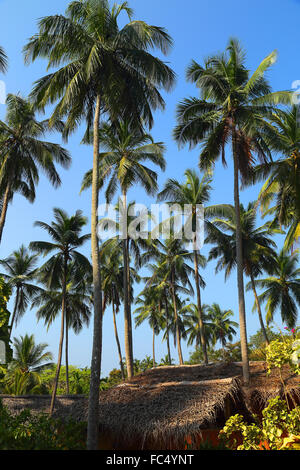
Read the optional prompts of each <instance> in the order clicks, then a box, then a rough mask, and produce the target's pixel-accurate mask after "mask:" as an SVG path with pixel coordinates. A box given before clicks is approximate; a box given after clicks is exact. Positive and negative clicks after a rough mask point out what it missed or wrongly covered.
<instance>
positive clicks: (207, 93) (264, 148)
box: [174, 39, 292, 383]
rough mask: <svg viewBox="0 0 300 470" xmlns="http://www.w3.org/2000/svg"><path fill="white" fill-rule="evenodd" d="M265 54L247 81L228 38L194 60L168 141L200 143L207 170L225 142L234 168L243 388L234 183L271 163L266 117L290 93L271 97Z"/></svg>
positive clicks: (242, 317) (240, 54)
mask: <svg viewBox="0 0 300 470" xmlns="http://www.w3.org/2000/svg"><path fill="white" fill-rule="evenodd" d="M275 59H276V52H275V51H274V52H272V53H271V54H269V55H268V56H267V57H266V58H265V59H264V60H263V61H262V62H261V64H260V65H259V66H258V68H257V69H256V71H255V72H254V73H253V74H252V75H251V76H250V73H249V70H248V69H247V68H246V66H245V53H244V51H243V50H242V48H241V46H240V44H239V42H238V41H237V40H234V39H230V41H229V43H228V46H227V48H226V51H225V53H223V54H219V55H214V56H212V57H209V58H208V59H206V61H205V63H204V66H201V65H199V64H198V63H196V62H195V61H193V62H192V63H191V65H190V66H189V68H188V70H187V79H188V80H189V81H191V82H193V83H195V84H196V85H197V87H198V88H199V89H200V94H201V96H200V99H199V98H188V99H185V100H184V101H182V102H181V103H180V104H179V106H178V109H177V116H178V125H177V126H176V128H175V130H174V137H175V139H176V140H177V142H178V143H180V144H185V143H187V142H189V143H190V145H191V146H193V145H197V144H201V146H202V149H201V154H200V168H201V169H207V168H211V167H212V165H213V164H214V163H215V161H216V160H217V159H218V157H219V156H220V155H221V156H222V162H223V163H224V164H226V159H225V148H226V146H227V144H229V143H231V146H232V158H233V166H234V206H235V211H236V252H237V255H236V257H237V284H238V300H239V324H240V337H241V352H242V362H243V378H244V382H245V383H248V382H249V380H250V375H249V360H248V348H247V329H246V313H245V298H244V281H243V262H242V258H243V256H242V238H241V226H240V212H239V211H240V201H239V179H240V177H241V178H242V179H243V180H246V179H247V177H248V175H249V169H250V168H251V166H252V165H253V162H254V161H255V157H256V156H257V157H258V159H259V160H261V161H263V162H265V161H267V160H268V159H270V158H271V155H270V149H269V147H268V145H267V141H266V139H265V138H264V136H265V135H266V134H268V137H270V134H271V126H270V125H269V121H268V118H269V117H270V114H271V112H272V111H273V110H274V108H275V107H276V106H277V105H278V104H279V103H282V104H288V103H290V102H291V99H292V98H291V97H292V95H291V93H290V92H284V91H281V92H272V91H271V87H270V85H269V84H268V82H267V80H266V79H265V77H264V74H265V72H266V71H267V70H268V69H269V68H270V66H271V65H272V64H273V63H274V62H275Z"/></svg>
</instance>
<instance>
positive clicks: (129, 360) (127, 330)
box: [122, 191, 134, 379]
mask: <svg viewBox="0 0 300 470" xmlns="http://www.w3.org/2000/svg"><path fill="white" fill-rule="evenodd" d="M123 217H124V220H123V224H124V225H123V227H122V228H123V261H124V271H123V276H124V278H123V279H124V338H125V357H126V368H127V377H128V378H129V379H130V378H131V377H133V375H134V370H133V350H132V323H131V312H130V308H129V303H130V299H129V297H130V293H129V283H128V281H129V279H128V271H129V259H128V258H129V257H128V239H127V236H128V234H127V225H126V228H125V223H126V224H127V195H126V192H125V191H124V192H123ZM125 230H126V232H125Z"/></svg>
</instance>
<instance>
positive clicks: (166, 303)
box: [165, 291, 172, 365]
mask: <svg viewBox="0 0 300 470" xmlns="http://www.w3.org/2000/svg"><path fill="white" fill-rule="evenodd" d="M165 307H166V334H167V350H168V361H169V364H170V365H171V362H172V358H171V350H170V333H169V307H168V295H167V292H166V291H165Z"/></svg>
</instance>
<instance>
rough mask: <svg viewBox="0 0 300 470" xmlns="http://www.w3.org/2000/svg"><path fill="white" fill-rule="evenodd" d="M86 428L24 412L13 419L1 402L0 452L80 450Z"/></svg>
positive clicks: (81, 425) (82, 446) (80, 424)
mask: <svg viewBox="0 0 300 470" xmlns="http://www.w3.org/2000/svg"><path fill="white" fill-rule="evenodd" d="M84 436H85V425H84V424H83V423H75V422H72V421H68V422H62V421H61V420H58V419H54V418H50V417H49V416H47V415H45V414H39V415H33V414H32V413H31V412H30V411H29V410H23V411H21V412H20V413H19V414H18V415H16V416H13V415H12V414H10V412H9V411H8V409H7V408H6V407H4V406H3V405H2V403H1V402H0V449H1V450H83V449H84V448H85V442H84Z"/></svg>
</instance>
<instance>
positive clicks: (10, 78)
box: [0, 0, 300, 374]
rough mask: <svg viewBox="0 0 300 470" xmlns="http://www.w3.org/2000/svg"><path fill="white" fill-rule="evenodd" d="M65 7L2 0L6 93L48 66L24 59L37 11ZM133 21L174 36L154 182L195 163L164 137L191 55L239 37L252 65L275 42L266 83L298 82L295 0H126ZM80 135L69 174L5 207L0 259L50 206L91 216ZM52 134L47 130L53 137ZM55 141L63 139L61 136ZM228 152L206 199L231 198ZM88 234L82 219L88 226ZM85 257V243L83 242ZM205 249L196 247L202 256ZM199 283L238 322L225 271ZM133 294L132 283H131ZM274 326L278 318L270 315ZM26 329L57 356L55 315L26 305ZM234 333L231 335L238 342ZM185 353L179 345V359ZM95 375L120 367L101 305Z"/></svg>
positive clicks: (41, 0)
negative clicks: (48, 321) (45, 317)
mask: <svg viewBox="0 0 300 470" xmlns="http://www.w3.org/2000/svg"><path fill="white" fill-rule="evenodd" d="M67 4H68V1H67V0H66V1H65V0H52V1H51V2H50V1H45V0H27V1H26V2H21V1H20V0H0V17H1V29H0V44H1V46H3V47H4V48H5V50H6V53H7V55H8V56H9V71H8V73H7V75H6V76H5V77H0V78H1V79H3V80H5V83H6V88H7V92H8V93H20V94H21V95H23V96H26V95H27V94H28V93H29V92H30V90H31V87H32V84H33V82H34V81H35V80H37V79H38V78H40V77H41V76H43V75H44V74H45V73H46V62H45V61H41V60H39V61H37V62H35V63H34V64H33V65H30V66H25V65H24V62H23V56H22V48H23V46H24V45H25V43H26V41H27V39H28V38H29V37H30V36H32V35H33V34H35V33H36V32H37V26H36V24H37V20H38V18H40V17H43V16H47V15H52V14H57V13H63V12H64V11H65V8H66V6H67ZM129 4H130V6H131V7H132V8H133V9H134V12H135V18H136V19H142V20H144V21H146V22H148V23H151V24H155V25H159V26H163V27H165V28H166V29H167V31H168V32H169V34H170V35H171V36H172V38H173V40H174V47H173V50H172V52H171V53H170V54H169V56H168V57H167V59H166V60H167V61H168V62H169V63H170V65H171V67H172V68H173V69H174V70H175V72H176V74H177V83H176V86H175V87H174V89H173V91H172V92H171V93H169V94H166V93H164V97H165V100H166V109H165V111H164V112H158V113H156V115H155V125H154V128H153V130H152V135H153V137H154V139H155V140H158V141H163V142H164V143H165V144H166V146H167V152H166V160H167V169H166V172H165V173H164V174H160V175H159V184H160V187H162V185H163V184H164V182H165V180H166V179H167V178H169V177H172V178H177V179H179V180H182V179H183V173H184V171H185V170H186V169H187V168H196V167H197V163H198V155H199V150H197V149H194V150H192V151H189V149H188V148H184V149H181V150H179V149H178V148H177V145H176V144H175V142H174V141H173V140H172V129H173V127H174V124H175V109H176V105H177V103H178V102H179V101H180V100H181V99H183V98H184V97H187V96H189V95H192V96H194V95H196V93H197V90H196V89H195V88H194V87H193V86H192V85H191V84H188V83H187V82H186V80H185V70H186V67H187V66H188V64H189V63H190V61H191V60H192V59H195V60H197V61H198V62H200V63H201V62H202V61H203V59H204V58H205V57H206V56H207V55H210V54H212V53H215V52H219V51H222V50H224V48H225V47H226V44H227V42H228V39H229V38H230V37H237V38H238V39H239V40H240V41H241V43H242V45H243V47H244V48H245V50H246V52H247V64H248V67H249V69H251V70H254V68H256V67H257V65H258V64H259V62H260V61H261V60H262V59H263V58H264V57H265V56H266V55H267V54H269V53H270V52H271V51H272V50H274V49H277V51H278V61H277V63H276V64H275V66H274V67H273V68H272V70H271V71H270V72H269V73H268V77H269V79H270V81H271V84H272V87H273V89H274V90H280V89H290V88H291V84H292V82H293V81H294V80H298V79H300V62H299V61H298V60H296V58H297V55H296V53H297V51H298V45H299V15H300V2H298V1H296V0H286V1H285V2H283V1H282V0H264V1H263V2H262V1H261V0H260V1H259V0H244V1H243V2H241V1H239V0H227V2H221V1H219V0H210V1H203V0H189V1H187V2H181V1H179V0H164V1H161V0H151V2H150V1H147V0H131V1H129ZM4 116H5V106H4V105H0V119H4ZM81 136H82V134H81V132H78V133H76V134H74V135H73V136H72V137H71V138H70V140H69V142H68V144H67V145H66V147H67V148H68V150H69V151H70V153H71V155H72V159H73V163H72V166H71V168H70V170H68V171H62V170H60V174H61V178H62V181H63V185H62V187H61V188H59V189H57V190H55V189H53V188H52V187H51V186H50V184H49V183H48V182H47V181H46V179H45V178H44V177H41V179H40V184H39V186H38V188H37V197H36V201H35V203H34V204H29V203H28V202H27V201H26V200H24V199H22V198H21V197H19V196H18V195H16V196H15V198H14V201H13V204H12V205H11V206H10V207H9V211H8V217H7V223H6V226H5V230H4V235H3V241H2V243H1V246H0V257H1V258H3V257H6V256H8V255H9V254H10V253H11V252H12V251H13V250H15V249H17V248H19V246H20V245H21V244H25V245H27V244H28V243H29V242H30V241H32V240H38V239H46V238H45V234H44V233H43V232H42V231H40V230H39V229H37V228H34V227H33V223H34V221H35V220H43V221H45V222H50V221H51V218H52V209H53V207H62V208H64V209H65V210H66V211H67V212H68V213H69V214H72V213H74V212H75V211H76V210H77V209H81V210H83V212H84V214H85V215H86V216H88V217H89V214H90V192H89V191H87V192H85V193H83V194H81V195H79V190H80V184H81V180H82V176H83V174H84V173H85V172H86V171H87V170H88V169H90V168H91V161H92V150H91V148H89V147H86V146H82V145H80V140H81ZM52 139H53V136H52ZM56 141H57V142H61V141H60V138H59V136H57V138H56ZM227 157H228V162H229V164H228V167H227V168H226V169H224V168H223V167H222V166H221V163H218V164H217V166H216V171H215V175H214V182H213V188H214V190H213V192H212V198H211V203H214V204H215V203H232V202H233V173H232V166H231V163H230V154H228V155H227ZM258 191H259V187H254V188H250V189H248V190H247V191H243V192H242V194H241V201H242V202H243V203H244V204H247V202H248V201H251V200H254V199H256V197H257V194H258ZM130 199H132V200H133V199H134V200H136V201H137V202H144V203H146V204H149V203H151V202H154V201H151V200H150V199H149V198H148V197H146V196H145V194H144V193H143V191H142V190H140V188H135V189H134V190H133V191H131V193H130ZM87 231H89V226H87ZM85 253H86V254H87V255H89V246H88V245H87V246H86V248H85ZM205 253H206V251H205V250H204V251H203V254H205ZM203 275H204V277H205V280H206V284H207V287H206V289H205V290H204V291H203V292H202V299H203V302H205V303H212V302H217V303H219V304H220V305H221V306H222V308H224V309H225V308H231V309H232V310H233V311H234V313H235V315H234V320H236V321H237V320H238V307H237V290H236V276H235V274H233V275H232V277H231V279H229V280H228V281H227V282H226V284H224V275H223V273H220V274H218V275H215V272H214V263H210V264H209V265H208V267H207V269H206V270H205V273H203ZM137 292H138V290H137ZM252 305H253V298H252V296H251V295H250V294H247V295H246V306H247V328H248V336H251V335H252V334H254V333H255V332H256V331H257V329H258V327H259V326H258V320H257V318H256V316H255V314H253V313H252V312H251V310H252ZM275 320H276V322H277V323H278V324H280V318H279V316H277V318H276V319H275ZM118 322H119V323H118V324H119V329H120V336H121V340H122V344H123V335H122V329H123V321H122V312H121V313H120V315H119V316H118ZM25 333H34V335H35V338H36V341H38V342H47V343H48V344H49V349H50V350H51V351H52V352H53V354H54V357H56V353H57V349H58V336H59V321H58V322H56V323H55V324H54V325H53V326H51V328H50V329H49V331H48V332H47V331H46V329H45V328H44V326H43V324H42V323H39V324H37V323H36V318H35V312H34V311H33V310H29V311H28V312H26V314H25V316H24V318H23V319H22V320H21V321H20V323H19V325H18V327H17V328H16V329H15V330H14V336H19V335H24V334H25ZM238 336H239V335H238V334H237V336H236V339H237V340H238ZM151 341H152V338H151V331H150V329H149V328H148V327H147V326H146V325H145V326H143V327H140V328H139V329H137V330H135V331H134V344H135V351H134V353H135V357H137V358H139V359H141V358H142V357H144V356H145V354H149V355H151ZM91 346H92V327H90V328H88V329H85V330H84V331H83V332H82V333H81V334H80V335H79V336H74V335H73V334H71V335H70V363H72V364H74V365H77V366H79V367H85V366H89V365H90V357H91ZM189 351H190V350H188V349H187V348H186V347H185V346H184V347H183V354H184V357H185V358H186V359H187V358H188V355H189ZM165 354H166V345H165V343H161V338H160V337H158V340H157V357H158V358H161V357H162V356H164V355H165ZM172 356H173V357H174V358H175V359H176V361H177V352H176V350H175V349H174V348H173V351H172ZM102 357H103V373H104V374H107V373H108V372H109V370H111V369H112V368H113V367H117V366H118V360H117V350H116V346H115V342H114V337H113V327H112V316H111V312H110V310H107V312H106V314H105V318H104V341H103V356H102Z"/></svg>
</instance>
